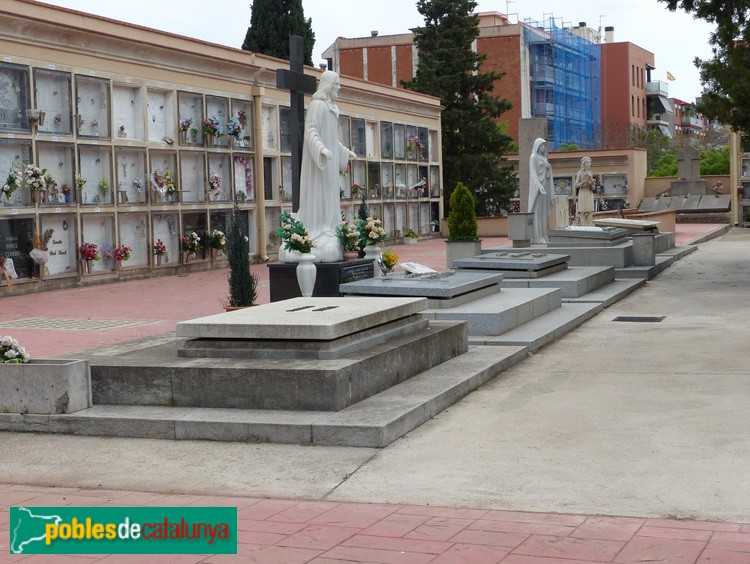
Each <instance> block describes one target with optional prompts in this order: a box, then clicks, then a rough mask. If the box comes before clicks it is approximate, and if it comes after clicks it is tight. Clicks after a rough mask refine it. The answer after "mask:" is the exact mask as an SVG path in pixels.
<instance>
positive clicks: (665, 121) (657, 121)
mask: <svg viewBox="0 0 750 564" xmlns="http://www.w3.org/2000/svg"><path fill="white" fill-rule="evenodd" d="M669 117H670V115H669V114H668V113H666V112H663V113H653V114H650V115H649V116H648V119H647V120H646V123H647V124H648V125H667V126H668V125H669Z"/></svg>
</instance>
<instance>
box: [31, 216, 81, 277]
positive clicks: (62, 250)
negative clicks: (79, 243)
mask: <svg viewBox="0 0 750 564" xmlns="http://www.w3.org/2000/svg"><path fill="white" fill-rule="evenodd" d="M41 222H42V223H41V229H40V231H41V232H42V233H44V232H45V231H47V229H52V230H53V233H52V239H50V241H49V243H47V250H48V251H49V260H48V261H47V264H46V265H45V266H46V267H47V275H48V276H62V275H64V274H68V275H74V274H77V272H78V269H77V268H76V260H77V258H76V240H77V239H76V217H75V215H74V214H58V213H56V214H44V215H42V216H41Z"/></svg>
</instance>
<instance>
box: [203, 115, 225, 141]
mask: <svg viewBox="0 0 750 564" xmlns="http://www.w3.org/2000/svg"><path fill="white" fill-rule="evenodd" d="M201 124H202V130H203V134H204V135H214V136H216V137H218V136H219V135H221V120H220V119H219V118H218V117H216V116H211V117H210V118H203V121H202V122H201Z"/></svg>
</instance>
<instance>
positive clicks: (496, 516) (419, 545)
mask: <svg viewBox="0 0 750 564" xmlns="http://www.w3.org/2000/svg"><path fill="white" fill-rule="evenodd" d="M10 505H23V506H66V505H71V506H102V505H112V506H139V507H140V506H152V507H163V506H236V507H237V516H238V521H237V523H238V533H237V537H238V539H237V540H238V550H237V555H236V556H234V555H233V556H226V555H224V556H220V555H219V556H207V555H202V556H201V555H182V556H122V555H112V556H106V555H86V556H76V557H64V556H59V557H43V556H23V555H18V556H11V555H9V554H8V552H7V550H8V549H7V547H8V544H9V529H10V523H9V522H8V512H7V509H6V507H7V506H10ZM0 508H1V510H0V562H4V561H7V562H18V561H23V562H27V563H29V564H31V563H32V562H48V561H49V562H75V561H78V562H94V561H101V562H144V563H146V562H148V563H153V562H175V563H183V562H184V563H192V562H259V563H276V562H278V563H280V564H281V563H283V564H293V563H296V562H300V563H302V562H314V563H318V564H323V563H333V562H339V563H341V562H382V563H391V562H404V563H422V562H432V563H460V562H465V563H471V564H482V563H489V562H504V563H508V564H510V563H513V564H520V563H540V564H541V563H549V564H563V563H568V564H573V563H582V562H670V563H708V562H712V563H717V564H734V563H745V564H748V563H750V525H748V524H740V523H711V522H705V521H677V520H669V519H637V518H632V517H598V516H586V515H562V514H552V513H521V512H513V511H486V510H481V509H450V508H443V507H424V506H409V505H379V504H362V503H347V504H343V503H329V502H307V501H292V500H277V499H253V498H242V497H211V496H196V495H188V496H183V495H162V494H158V493H146V492H133V491H112V490H95V491H90V490H79V489H74V488H41V487H34V486H18V485H0Z"/></svg>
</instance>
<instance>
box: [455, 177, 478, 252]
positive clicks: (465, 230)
mask: <svg viewBox="0 0 750 564" xmlns="http://www.w3.org/2000/svg"><path fill="white" fill-rule="evenodd" d="M450 204H451V211H450V213H449V214H448V240H449V241H476V239H477V214H476V212H475V211H474V206H475V205H476V203H475V202H474V196H472V195H471V192H470V191H469V189H468V188H467V187H466V186H464V185H463V184H461V183H460V182H459V183H458V184H457V185H456V189H455V190H453V193H452V194H451V201H450Z"/></svg>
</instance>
